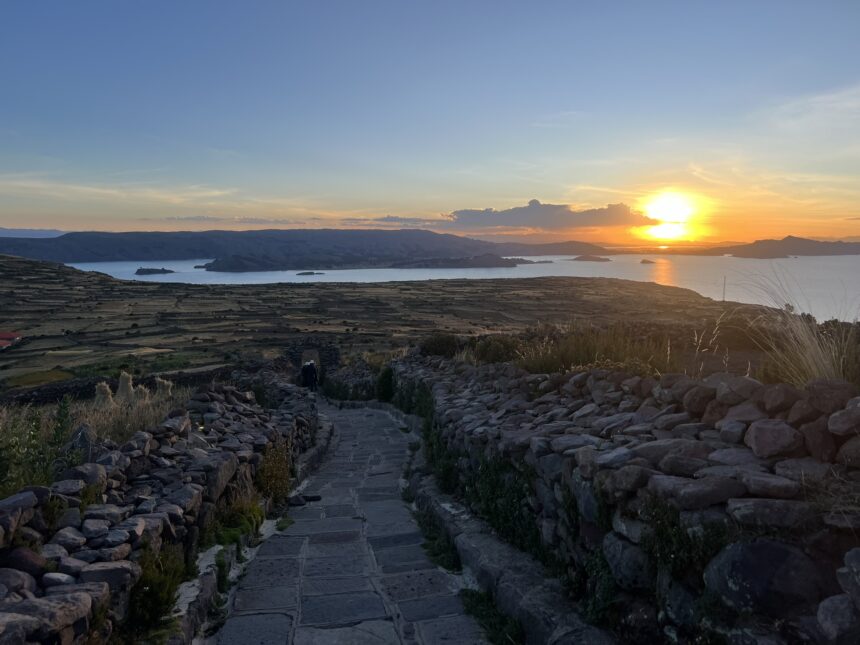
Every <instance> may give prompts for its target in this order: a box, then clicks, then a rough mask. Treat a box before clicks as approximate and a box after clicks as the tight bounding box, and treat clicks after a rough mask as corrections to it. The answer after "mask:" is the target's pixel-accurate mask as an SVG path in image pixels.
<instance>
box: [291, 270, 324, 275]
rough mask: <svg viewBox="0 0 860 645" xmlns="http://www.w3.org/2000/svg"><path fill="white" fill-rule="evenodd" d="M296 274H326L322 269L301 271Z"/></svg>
mask: <svg viewBox="0 0 860 645" xmlns="http://www.w3.org/2000/svg"><path fill="white" fill-rule="evenodd" d="M296 275H325V273H323V272H322V271H299V272H298V273H297V274H296Z"/></svg>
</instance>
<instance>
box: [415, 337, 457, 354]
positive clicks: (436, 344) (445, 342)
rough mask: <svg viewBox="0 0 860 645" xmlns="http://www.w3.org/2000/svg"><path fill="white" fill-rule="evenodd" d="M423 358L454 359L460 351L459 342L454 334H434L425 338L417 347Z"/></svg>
mask: <svg viewBox="0 0 860 645" xmlns="http://www.w3.org/2000/svg"><path fill="white" fill-rule="evenodd" d="M419 348H420V350H421V353H422V354H424V355H425V356H444V357H445V358H454V356H455V355H456V354H457V352H458V351H459V350H460V341H459V339H458V338H457V337H456V336H455V335H454V334H445V333H441V332H440V333H435V334H431V335H430V336H427V337H426V338H425V339H424V340H422V341H421V344H420V345H419Z"/></svg>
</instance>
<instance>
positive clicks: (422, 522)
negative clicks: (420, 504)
mask: <svg viewBox="0 0 860 645" xmlns="http://www.w3.org/2000/svg"><path fill="white" fill-rule="evenodd" d="M413 516H414V517H415V521H416V522H418V526H419V527H420V528H421V532H422V533H423V534H424V544H423V545H422V546H423V547H424V550H425V551H426V552H427V556H428V557H429V558H430V559H431V560H432V561H433V562H434V563H435V564H438V565H439V566H440V567H443V568H445V569H448V571H461V570H462V568H463V565H462V563H461V562H460V554H459V553H457V548H456V547H455V546H454V541H453V540H452V539H451V538H450V537H449V536H448V533H447V532H446V531H445V529H444V528H443V527H442V525H441V524H440V523H439V521H438V520H437V519H436V517H435V516H434V515H433V514H432V513H431V512H430V511H416V512H414V513H413Z"/></svg>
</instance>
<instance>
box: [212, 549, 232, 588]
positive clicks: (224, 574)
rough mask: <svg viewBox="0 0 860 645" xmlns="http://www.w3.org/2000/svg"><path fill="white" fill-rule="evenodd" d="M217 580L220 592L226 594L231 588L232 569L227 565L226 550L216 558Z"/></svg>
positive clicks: (220, 552)
mask: <svg viewBox="0 0 860 645" xmlns="http://www.w3.org/2000/svg"><path fill="white" fill-rule="evenodd" d="M215 580H216V585H217V587H218V591H219V592H220V593H226V592H227V590H228V589H229V588H230V567H229V566H228V564H227V557H226V556H225V555H224V549H221V550H220V551H218V554H217V555H216V556H215Z"/></svg>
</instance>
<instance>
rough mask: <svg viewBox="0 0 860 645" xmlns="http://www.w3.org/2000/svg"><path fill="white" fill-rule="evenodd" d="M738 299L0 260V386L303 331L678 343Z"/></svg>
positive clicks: (382, 339)
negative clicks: (608, 335)
mask: <svg viewBox="0 0 860 645" xmlns="http://www.w3.org/2000/svg"><path fill="white" fill-rule="evenodd" d="M738 307H740V305H737V304H735V303H719V302H715V301H713V300H709V299H707V298H704V297H702V296H700V295H698V294H696V293H694V292H692V291H688V290H685V289H678V288H674V287H663V286H659V285H656V284H652V283H640V282H631V281H624V280H615V279H608V278H534V279H521V280H510V279H500V280H436V281H425V282H399V283H377V284H345V283H342V284H303V285H302V284H274V285H237V286H209V285H184V284H158V283H144V282H126V281H121V280H116V279H113V278H111V277H109V276H106V275H103V274H98V273H85V272H81V271H78V270H75V269H72V268H69V267H66V266H63V265H58V264H51V263H47V262H39V261H33V260H25V259H22V258H16V257H10V256H0V331H17V332H19V333H21V334H22V335H23V336H24V337H25V339H24V341H23V342H22V343H20V344H18V345H16V346H13V347H11V348H9V349H7V350H4V351H2V352H0V382H2V383H4V384H5V387H12V386H21V385H35V384H38V383H40V382H48V381H51V380H58V379H64V378H68V377H69V376H70V375H75V376H81V375H83V376H87V375H92V374H102V373H107V372H111V371H115V370H116V369H118V367H119V366H129V365H131V366H135V365H137V366H145V368H146V370H147V371H171V370H176V369H187V368H194V367H202V366H207V365H216V364H222V363H225V362H230V361H232V360H234V359H236V358H237V357H239V356H247V357H255V356H256V357H273V356H276V355H278V354H279V353H280V351H281V349H282V348H283V347H284V345H285V344H288V343H291V342H295V341H298V340H300V339H303V338H306V337H307V336H313V337H316V338H320V337H321V338H326V339H328V340H331V341H334V342H336V343H337V344H338V345H339V346H340V348H341V350H342V351H346V352H349V351H360V350H365V349H370V350H386V349H393V348H397V347H402V346H405V345H407V344H409V343H410V342H412V341H414V340H415V339H417V338H419V337H421V336H423V335H426V334H428V333H430V332H433V331H438V330H445V331H453V332H457V333H460V334H481V333H488V332H494V331H505V332H516V331H520V330H523V329H525V328H527V327H530V326H533V325H535V324H536V323H564V322H569V321H571V320H573V319H578V320H588V321H599V322H616V321H625V322H635V323H637V324H641V325H642V326H643V328H651V327H655V326H657V327H661V328H667V329H671V330H672V331H673V333H675V334H677V335H678V336H679V337H682V338H687V337H689V336H692V333H693V331H694V330H697V329H702V328H704V327H705V326H706V325H708V324H712V323H713V321H714V320H715V319H716V318H717V317H719V316H720V315H721V314H722V313H723V312H724V311H727V310H733V309H736V308H738Z"/></svg>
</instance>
